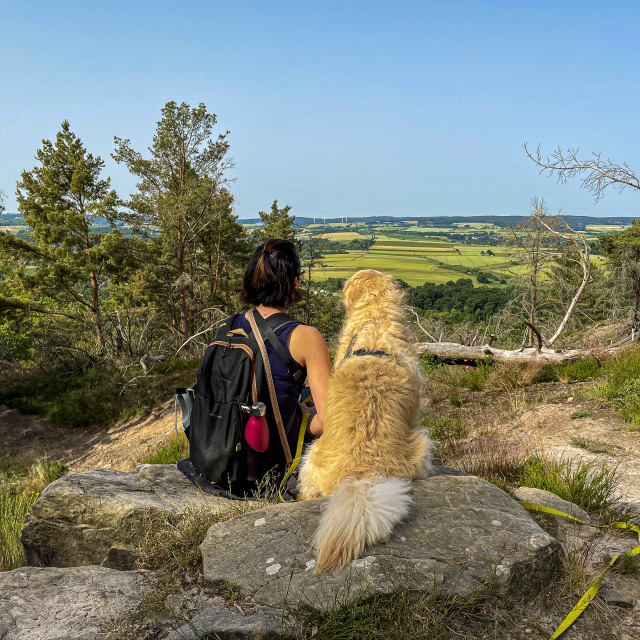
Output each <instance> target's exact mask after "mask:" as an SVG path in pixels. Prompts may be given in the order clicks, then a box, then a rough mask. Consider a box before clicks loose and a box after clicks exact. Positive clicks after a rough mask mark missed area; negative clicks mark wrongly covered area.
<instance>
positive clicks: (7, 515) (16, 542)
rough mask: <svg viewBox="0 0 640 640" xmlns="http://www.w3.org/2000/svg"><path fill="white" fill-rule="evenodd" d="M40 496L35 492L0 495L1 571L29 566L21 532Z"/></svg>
mask: <svg viewBox="0 0 640 640" xmlns="http://www.w3.org/2000/svg"><path fill="white" fill-rule="evenodd" d="M39 495H40V494H39V493H37V492H35V491H22V492H21V493H18V494H15V495H11V494H9V493H4V494H0V571H10V570H11V569H16V568H18V567H24V566H25V565H26V564H27V561H26V558H25V555H24V549H23V548H22V543H21V542H20V532H21V531H22V523H23V522H24V518H25V516H26V515H27V513H29V509H30V508H31V505H32V504H33V503H34V502H35V501H36V500H37V499H38V496H39Z"/></svg>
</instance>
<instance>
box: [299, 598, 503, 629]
mask: <svg viewBox="0 0 640 640" xmlns="http://www.w3.org/2000/svg"><path fill="white" fill-rule="evenodd" d="M488 609H489V607H488V606H487V598H485V597H482V596H481V595H479V594H471V595H468V596H462V597H461V596H452V597H449V598H446V597H444V596H441V595H439V594H434V593H427V592H424V591H414V592H408V591H399V592H396V593H392V594H389V595H381V594H376V595H374V596H373V597H368V598H366V597H365V598H361V599H360V600H358V601H357V602H355V603H353V604H344V605H340V604H338V605H336V606H335V607H334V608H332V609H331V610H330V611H324V610H320V609H316V608H314V607H313V605H312V604H311V605H306V606H303V607H301V608H299V609H298V610H297V611H295V612H294V613H295V616H296V618H297V619H298V620H300V621H302V622H304V623H305V626H307V627H311V628H313V629H314V633H313V635H312V637H313V638H314V640H387V639H388V638H394V639H396V640H425V639H428V640H451V638H465V637H466V638H470V637H472V636H469V635H466V634H467V632H468V631H469V629H470V627H473V628H474V630H475V627H476V625H479V624H483V623H485V624H486V623H489V621H491V620H492V618H493V616H494V614H495V611H492V612H491V613H489V612H488V611H487V610H488ZM316 629H317V630H316ZM473 637H480V636H475V635H474V636H473ZM483 637H484V633H483Z"/></svg>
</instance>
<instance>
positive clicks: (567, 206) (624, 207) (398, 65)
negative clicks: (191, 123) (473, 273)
mask: <svg viewBox="0 0 640 640" xmlns="http://www.w3.org/2000/svg"><path fill="white" fill-rule="evenodd" d="M639 12H640V9H639V8H638V4H637V3H635V2H622V3H621V2H609V3H601V2H590V1H587V2H572V1H566V2H563V3H558V2H537V3H523V2H513V1H512V2H455V1H454V2H406V1H403V0H400V1H395V2H393V3H387V2H376V1H373V0H370V1H368V2H360V1H355V2H353V1H352V2H344V1H343V2H333V1H327V0H324V1H323V2H304V1H303V0H298V1H296V2H294V1H278V0H276V1H273V0H269V1H268V2H265V1H264V0H263V1H262V2H257V1H252V0H247V1H236V2H229V1H228V0H227V1H225V2H219V1H209V2H192V1H189V0H185V1H184V2H182V3H176V2H171V3H169V2H165V1H164V0H156V1H154V2H146V1H144V2H142V1H136V0H130V1H129V2H120V1H110V2H104V3H87V2H60V1H55V0H49V1H47V2H44V1H41V0H35V1H32V2H29V3H16V2H8V1H5V0H0V15H1V16H2V27H1V28H0V123H1V126H0V189H2V190H3V191H5V193H6V194H7V195H8V197H9V200H8V207H7V208H8V210H9V211H12V210H15V209H16V205H15V200H14V197H13V194H14V191H15V183H16V180H17V179H18V178H19V175H20V172H21V171H22V170H23V169H31V168H32V167H33V166H35V160H34V154H35V150H36V149H37V148H38V146H39V145H40V143H41V140H42V139H43V138H54V137H55V134H56V132H57V131H58V129H59V127H60V123H61V122H62V120H64V119H68V120H69V121H70V123H71V128H72V130H73V131H74V132H75V133H76V134H78V135H79V136H80V137H81V138H82V140H83V142H84V143H85V146H86V147H87V149H88V150H89V151H91V152H92V153H94V154H97V155H100V156H101V157H102V158H103V159H104V160H105V162H106V173H107V175H110V176H111V178H112V182H113V186H114V187H115V188H116V189H117V190H118V193H119V194H120V195H121V196H123V197H126V196H127V195H128V194H129V193H131V192H132V191H133V190H134V189H135V181H134V180H133V179H132V177H131V176H129V175H128V173H127V171H126V169H124V168H123V167H121V166H118V165H116V164H115V163H114V161H113V160H112V159H111V158H110V153H111V152H112V151H113V136H114V135H117V136H119V137H124V138H131V140H132V143H133V145H134V147H135V148H137V149H140V150H144V149H145V148H146V147H147V146H148V145H149V144H150V142H151V137H152V135H153V131H154V128H155V123H156V121H157V120H158V119H159V117H160V109H161V107H162V106H163V105H164V104H165V103H166V102H167V101H168V100H175V101H178V102H182V101H184V102H187V103H189V104H194V105H195V104H197V103H199V102H204V103H205V104H206V105H207V107H208V109H209V110H210V111H213V112H215V113H216V114H217V115H218V121H219V124H220V129H221V131H223V130H226V129H229V130H230V132H231V133H230V137H229V139H230V143H231V155H232V156H233V158H234V159H235V162H236V168H235V170H234V171H233V176H232V177H234V178H235V183H234V184H233V185H232V187H231V190H232V192H233V193H234V196H235V198H236V213H237V214H238V215H240V216H241V217H243V218H246V217H255V216H256V214H257V212H258V211H259V210H260V209H262V210H266V209H268V208H269V206H270V203H271V202H272V201H273V199H274V198H278V200H279V202H280V203H281V204H290V205H292V207H293V212H294V213H297V214H298V215H310V216H340V215H351V216H356V215H357V216H366V215H398V216H416V215H482V214H503V215H506V214H525V213H526V212H527V211H528V205H529V201H530V199H531V198H532V197H533V196H539V197H544V198H545V199H546V200H547V202H548V204H549V205H550V207H551V209H552V210H553V211H557V210H558V209H559V208H562V210H563V211H564V213H566V214H574V215H579V214H582V215H620V216H640V193H639V192H637V191H636V192H627V193H622V194H620V195H618V194H617V193H614V192H611V193H609V194H608V195H607V196H606V197H605V198H604V200H603V201H601V202H600V203H599V204H598V205H594V204H593V199H592V198H591V196H590V195H589V194H588V193H587V192H585V191H583V190H581V189H580V188H579V183H578V182H577V181H576V182H574V183H572V184H570V185H565V186H561V185H557V184H556V183H555V179H552V178H548V177H542V176H539V175H538V172H537V170H536V168H535V166H534V165H533V164H532V163H531V161H529V160H528V159H527V158H526V157H525V155H524V152H523V150H522V143H523V142H525V141H528V142H529V143H530V144H532V145H536V144H537V143H540V144H541V145H542V148H543V151H548V152H551V151H552V150H553V149H554V147H556V146H557V145H561V146H563V147H566V146H579V147H580V148H581V149H582V150H583V151H584V152H585V154H588V153H590V152H591V151H601V152H602V154H603V155H604V156H609V157H610V158H611V159H612V160H615V161H617V162H627V163H628V164H629V165H630V166H631V167H632V168H635V169H636V170H637V171H639V172H640V145H639V144H638V142H639V141H640V135H639V134H640V131H639V129H640V124H639V118H638V105H639V102H640V101H639V98H640V83H639V82H638V73H637V70H638V68H639V66H640V45H639V44H638V43H639V42H640V38H639V37H638V33H640V29H639V27H640V13H639Z"/></svg>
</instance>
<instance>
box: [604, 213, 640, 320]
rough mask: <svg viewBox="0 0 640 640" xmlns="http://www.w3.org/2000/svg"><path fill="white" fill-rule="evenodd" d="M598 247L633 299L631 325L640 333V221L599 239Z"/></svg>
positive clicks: (635, 221)
mask: <svg viewBox="0 0 640 640" xmlns="http://www.w3.org/2000/svg"><path fill="white" fill-rule="evenodd" d="M598 247H599V248H600V250H601V251H602V253H604V254H605V256H606V257H607V262H608V263H609V265H610V266H611V268H612V269H613V270H614V272H615V273H616V275H617V277H619V278H620V279H621V280H622V281H623V282H624V284H625V285H626V286H627V287H628V288H629V289H630V290H631V295H632V297H633V303H632V311H631V323H632V327H633V329H634V331H635V332H638V331H640V220H633V221H632V222H631V226H630V227H627V228H626V229H624V230H623V231H617V232H615V233H608V234H606V235H604V236H602V237H601V238H599V239H598Z"/></svg>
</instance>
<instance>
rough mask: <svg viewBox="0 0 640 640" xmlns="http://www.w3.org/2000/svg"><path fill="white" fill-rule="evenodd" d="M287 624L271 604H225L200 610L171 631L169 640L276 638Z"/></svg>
mask: <svg viewBox="0 0 640 640" xmlns="http://www.w3.org/2000/svg"><path fill="white" fill-rule="evenodd" d="M286 630H287V625H286V624H285V620H284V618H283V615H282V611H280V610H278V609H271V608H270V607H252V608H251V609H244V608H242V607H241V611H232V610H230V609H228V608H227V607H224V606H218V607H212V608H210V609H206V610H204V611H201V612H200V613H199V614H198V615H196V616H194V617H193V618H192V619H191V620H190V622H189V623H188V624H185V625H184V626H182V627H180V628H179V629H176V630H175V631H172V632H171V633H169V635H168V636H167V638H166V640H200V639H201V638H210V637H212V638H221V639H222V638H224V640H275V639H276V638H281V637H282V635H283V632H285V631H286Z"/></svg>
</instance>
